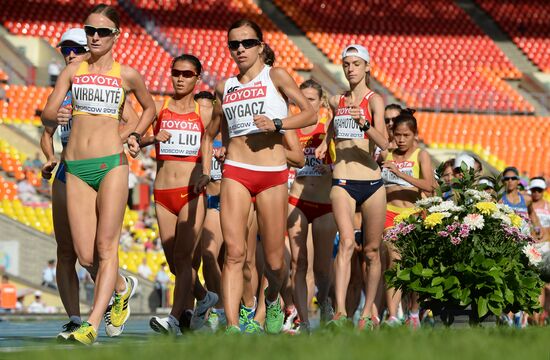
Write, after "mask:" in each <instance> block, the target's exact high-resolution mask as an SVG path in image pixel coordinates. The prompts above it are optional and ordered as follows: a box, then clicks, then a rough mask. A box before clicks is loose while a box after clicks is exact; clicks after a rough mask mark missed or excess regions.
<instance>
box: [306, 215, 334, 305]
mask: <svg viewBox="0 0 550 360" xmlns="http://www.w3.org/2000/svg"><path fill="white" fill-rule="evenodd" d="M335 226H336V225H335ZM308 228H309V230H308V232H307V271H306V283H307V307H308V309H311V304H312V303H313V297H314V296H315V272H314V271H313V264H314V262H315V253H314V249H315V246H314V245H313V230H312V226H311V224H310V225H309V227H308Z"/></svg>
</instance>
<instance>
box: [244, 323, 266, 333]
mask: <svg viewBox="0 0 550 360" xmlns="http://www.w3.org/2000/svg"><path fill="white" fill-rule="evenodd" d="M262 332H263V331H262V326H261V325H260V323H259V322H257V321H256V320H252V321H250V322H249V323H248V325H246V329H244V333H245V334H261V333H262Z"/></svg>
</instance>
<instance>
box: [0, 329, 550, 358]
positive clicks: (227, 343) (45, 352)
mask: <svg viewBox="0 0 550 360" xmlns="http://www.w3.org/2000/svg"><path fill="white" fill-rule="evenodd" d="M549 338H550V329H548V328H529V329H525V330H521V331H517V330H513V329H502V328H488V329H487V328H486V329H484V328H479V329H470V328H464V329H434V330H431V329H430V330H421V331H417V332H411V331H409V330H407V329H397V330H396V329H382V330H379V331H375V332H371V333H362V334H358V333H356V332H354V331H352V330H349V331H343V332H339V333H330V332H320V333H315V334H313V335H312V336H286V335H285V336H266V335H261V336H223V335H206V334H193V335H185V336H182V337H178V338H175V339H174V338H165V337H160V336H151V337H150V338H146V339H144V338H140V341H136V340H135V339H124V338H121V339H120V341H117V342H115V343H109V344H99V345H96V346H92V347H81V346H75V347H66V346H62V347H55V346H53V345H54V342H53V341H52V343H51V344H52V348H45V349H44V348H43V349H41V350H39V351H36V350H28V351H23V352H16V353H0V359H23V358H25V359H55V360H61V359H71V360H74V359H78V360H86V359H124V360H126V359H131V360H137V359H156V360H164V359H170V360H172V359H174V360H176V359H197V360H202V359H204V360H209V359H232V360H241V359H293V360H294V359H295V360H299V359H309V358H311V359H331V360H337V359H361V360H365V359H376V360H383V359H422V360H428V359H461V360H463V359H483V360H490V359H498V360H501V359H522V360H528V359H550V346H549V341H548V339H549ZM42 345H44V344H43V343H42Z"/></svg>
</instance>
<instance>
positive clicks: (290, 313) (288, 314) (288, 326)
mask: <svg viewBox="0 0 550 360" xmlns="http://www.w3.org/2000/svg"><path fill="white" fill-rule="evenodd" d="M284 311H285V322H284V323H283V331H284V332H289V331H290V330H293V329H294V320H295V319H296V318H297V317H298V310H297V309H296V307H295V306H293V307H292V308H285V310H284Z"/></svg>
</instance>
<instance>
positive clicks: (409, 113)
mask: <svg viewBox="0 0 550 360" xmlns="http://www.w3.org/2000/svg"><path fill="white" fill-rule="evenodd" d="M415 112H416V110H414V109H409V108H406V109H403V110H401V113H400V114H399V115H398V116H397V117H396V118H395V119H393V127H392V130H395V129H396V128H397V127H398V126H399V125H401V124H406V125H407V126H408V127H409V129H411V131H412V132H413V133H414V134H415V135H417V134H418V125H417V123H416V118H415V117H414V115H413V114H414V113H415Z"/></svg>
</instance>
